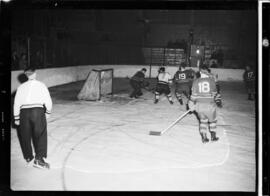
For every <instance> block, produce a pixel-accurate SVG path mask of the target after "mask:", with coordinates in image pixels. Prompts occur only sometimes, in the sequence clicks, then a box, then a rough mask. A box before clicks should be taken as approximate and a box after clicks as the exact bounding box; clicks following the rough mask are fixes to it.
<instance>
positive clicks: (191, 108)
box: [188, 100, 196, 112]
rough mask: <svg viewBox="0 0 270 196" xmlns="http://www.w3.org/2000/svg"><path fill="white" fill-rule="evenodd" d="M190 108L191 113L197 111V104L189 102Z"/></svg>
mask: <svg viewBox="0 0 270 196" xmlns="http://www.w3.org/2000/svg"><path fill="white" fill-rule="evenodd" d="M188 107H189V110H190V111H191V112H194V111H195V110H196V104H195V103H194V102H193V101H191V100H189V101H188Z"/></svg>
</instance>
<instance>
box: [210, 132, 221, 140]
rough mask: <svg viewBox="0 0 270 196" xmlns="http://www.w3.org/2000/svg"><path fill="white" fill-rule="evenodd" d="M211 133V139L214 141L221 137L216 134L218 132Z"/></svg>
mask: <svg viewBox="0 0 270 196" xmlns="http://www.w3.org/2000/svg"><path fill="white" fill-rule="evenodd" d="M210 134H211V141H213V142H216V141H218V139H219V138H218V137H217V136H216V132H213V131H211V132H210Z"/></svg>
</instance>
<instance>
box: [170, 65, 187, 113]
mask: <svg viewBox="0 0 270 196" xmlns="http://www.w3.org/2000/svg"><path fill="white" fill-rule="evenodd" d="M189 74H190V71H189V70H186V65H185V64H181V65H180V67H179V70H178V71H177V72H176V73H175V74H174V77H173V81H174V83H175V96H176V98H177V99H178V101H179V103H180V105H183V98H184V97H185V98H186V100H189V96H190V89H191V88H190V77H189ZM186 105H187V101H186ZM187 108H188V107H187Z"/></svg>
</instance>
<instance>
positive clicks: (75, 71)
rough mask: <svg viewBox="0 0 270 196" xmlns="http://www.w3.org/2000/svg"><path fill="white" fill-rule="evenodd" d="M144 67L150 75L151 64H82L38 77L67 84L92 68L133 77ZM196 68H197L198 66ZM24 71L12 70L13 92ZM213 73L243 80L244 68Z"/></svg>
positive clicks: (172, 70)
mask: <svg viewBox="0 0 270 196" xmlns="http://www.w3.org/2000/svg"><path fill="white" fill-rule="evenodd" d="M142 67H145V68H147V73H146V77H149V74H150V73H149V70H150V69H149V66H142V65H128V66H125V65H81V66H76V67H74V66H73V67H61V68H49V69H38V70H37V79H38V80H40V81H42V82H44V83H45V84H46V85H47V86H48V87H52V86H57V85H61V84H67V83H70V82H76V81H80V80H85V79H86V77H87V75H88V73H89V72H90V71H91V69H106V68H113V69H114V77H122V78H123V77H131V76H132V75H133V74H134V73H135V72H136V71H138V70H140V69H141V68H142ZM158 68H159V67H158V66H152V70H151V77H156V75H157V71H158ZM176 70H177V67H169V68H168V69H167V71H168V72H169V73H170V74H172V75H173V74H174V73H175V72H176ZM194 70H197V69H196V68H195V69H194ZM22 73H23V71H12V72H11V92H14V91H15V90H16V89H17V87H18V86H19V84H20V82H19V80H18V77H19V75H21V74H22ZM212 73H214V74H218V79H219V80H220V81H241V80H242V75H243V73H244V70H242V69H218V68H215V69H214V68H213V69H212Z"/></svg>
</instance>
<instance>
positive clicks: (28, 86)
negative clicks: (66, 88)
mask: <svg viewBox="0 0 270 196" xmlns="http://www.w3.org/2000/svg"><path fill="white" fill-rule="evenodd" d="M24 73H25V75H26V76H27V77H28V81H26V82H25V83H23V84H21V85H20V86H19V87H18V89H17V92H16V95H15V100H14V108H13V109H14V120H15V124H16V125H17V126H19V127H18V132H19V140H20V144H21V148H22V152H23V157H24V159H25V160H26V162H27V163H28V164H30V163H32V161H33V160H34V163H33V166H34V167H37V168H47V169H49V168H50V165H49V164H48V163H47V162H45V160H44V158H47V118H48V117H49V115H50V113H51V110H52V99H51V96H50V93H49V91H48V88H47V87H46V85H45V84H44V83H42V82H40V81H37V80H36V70H35V69H34V68H27V69H26V70H25V71H24ZM31 141H32V142H33V147H34V151H35V156H33V151H32V146H31ZM34 158H35V159H34Z"/></svg>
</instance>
